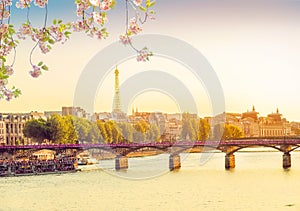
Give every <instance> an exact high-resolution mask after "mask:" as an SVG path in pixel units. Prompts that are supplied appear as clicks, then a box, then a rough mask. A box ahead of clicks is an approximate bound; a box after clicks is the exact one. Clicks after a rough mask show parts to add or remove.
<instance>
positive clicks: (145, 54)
mask: <svg viewBox="0 0 300 211" xmlns="http://www.w3.org/2000/svg"><path fill="white" fill-rule="evenodd" d="M152 55H153V54H152V52H150V51H149V50H148V48H146V47H145V48H143V49H142V50H140V51H138V55H137V58H136V60H137V61H138V62H140V61H143V62H145V61H148V60H149V56H152Z"/></svg>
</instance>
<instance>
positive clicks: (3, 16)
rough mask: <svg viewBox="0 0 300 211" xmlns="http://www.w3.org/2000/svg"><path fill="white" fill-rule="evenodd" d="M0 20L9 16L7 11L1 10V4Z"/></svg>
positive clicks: (1, 6) (0, 5)
mask: <svg viewBox="0 0 300 211" xmlns="http://www.w3.org/2000/svg"><path fill="white" fill-rule="evenodd" d="M0 8H1V9H0V19H6V18H8V17H9V16H10V13H9V11H7V10H6V9H4V10H2V8H3V4H0Z"/></svg>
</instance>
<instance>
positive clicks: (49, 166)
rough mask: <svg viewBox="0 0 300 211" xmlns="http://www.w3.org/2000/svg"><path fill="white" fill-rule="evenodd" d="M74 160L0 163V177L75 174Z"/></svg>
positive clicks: (4, 161)
mask: <svg viewBox="0 0 300 211" xmlns="http://www.w3.org/2000/svg"><path fill="white" fill-rule="evenodd" d="M75 161H76V160H75V159H74V158H67V157H66V158H60V159H51V160H22V161H13V160H12V161H7V160H3V161H0V176H1V177H9V176H30V175H44V174H61V173H69V172H76V169H75V165H74V164H75Z"/></svg>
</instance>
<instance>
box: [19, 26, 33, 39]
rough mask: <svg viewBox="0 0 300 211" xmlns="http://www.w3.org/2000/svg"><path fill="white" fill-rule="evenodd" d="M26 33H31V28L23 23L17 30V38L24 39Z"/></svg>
mask: <svg viewBox="0 0 300 211" xmlns="http://www.w3.org/2000/svg"><path fill="white" fill-rule="evenodd" d="M26 35H29V36H30V35H32V29H31V27H30V26H29V24H23V25H22V26H21V28H20V29H19V32H18V38H19V39H25V37H26Z"/></svg>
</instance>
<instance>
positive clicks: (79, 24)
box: [72, 20, 89, 32]
mask: <svg viewBox="0 0 300 211" xmlns="http://www.w3.org/2000/svg"><path fill="white" fill-rule="evenodd" d="M72 28H73V30H74V31H75V32H81V31H86V30H88V29H89V23H88V22H87V21H86V20H84V21H76V22H73V23H72Z"/></svg>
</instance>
